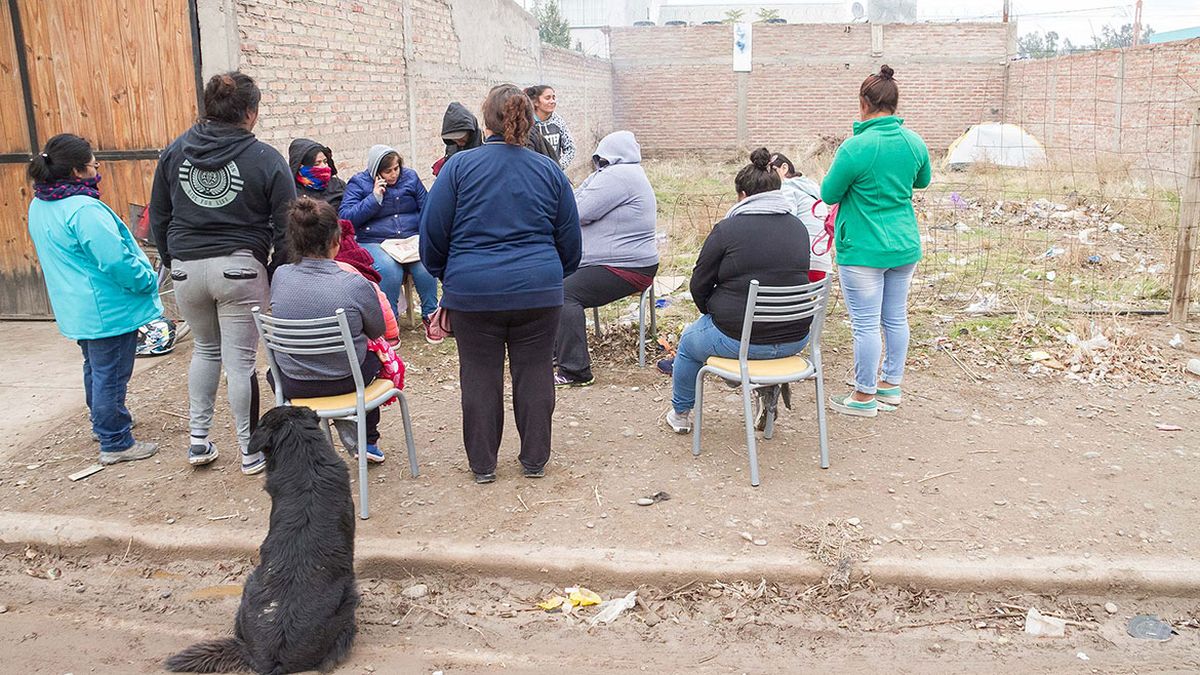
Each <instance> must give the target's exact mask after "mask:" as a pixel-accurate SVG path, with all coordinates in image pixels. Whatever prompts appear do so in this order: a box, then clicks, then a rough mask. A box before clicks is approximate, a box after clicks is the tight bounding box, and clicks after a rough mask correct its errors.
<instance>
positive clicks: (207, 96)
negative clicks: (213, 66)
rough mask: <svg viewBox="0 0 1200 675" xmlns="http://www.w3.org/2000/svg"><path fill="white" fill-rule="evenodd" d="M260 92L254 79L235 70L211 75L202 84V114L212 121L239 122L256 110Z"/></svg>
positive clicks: (260, 96) (260, 98) (260, 95)
mask: <svg viewBox="0 0 1200 675" xmlns="http://www.w3.org/2000/svg"><path fill="white" fill-rule="evenodd" d="M261 100H262V92H261V91H259V90H258V85H257V84H254V79H253V78H251V77H250V76H249V75H246V74H244V73H240V72H237V71H234V72H231V73H222V74H220V75H213V76H212V79H210V80H209V81H208V84H206V85H204V116H205V117H206V118H208V119H209V120H212V121H213V122H224V123H226V124H241V123H242V122H244V121H245V120H246V116H247V115H249V114H250V113H252V112H255V111H256V110H258V102H259V101H261Z"/></svg>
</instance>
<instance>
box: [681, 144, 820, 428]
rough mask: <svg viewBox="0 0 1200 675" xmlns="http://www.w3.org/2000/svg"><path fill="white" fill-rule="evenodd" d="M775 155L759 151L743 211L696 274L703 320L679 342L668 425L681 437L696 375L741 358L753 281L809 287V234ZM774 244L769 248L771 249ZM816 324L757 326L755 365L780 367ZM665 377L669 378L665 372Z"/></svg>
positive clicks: (743, 193)
mask: <svg viewBox="0 0 1200 675" xmlns="http://www.w3.org/2000/svg"><path fill="white" fill-rule="evenodd" d="M779 186H780V179H779V173H778V172H777V171H775V169H774V168H772V167H771V153H769V152H767V149H766V148H759V149H757V150H755V151H754V152H752V153H750V163H749V164H747V165H746V166H744V167H742V170H741V171H738V174H737V177H736V178H735V179H734V187H735V188H736V190H737V197H738V203H737V204H735V205H734V206H733V208H731V209H730V210H729V212H728V213H726V214H725V219H724V220H722V221H721V222H719V223H717V224H716V225H715V226H714V227H713V229H712V232H711V233H710V234H709V235H708V238H707V239H705V240H704V245H703V246H702V247H701V248H700V256H699V257H698V258H697V259H696V267H695V269H694V270H692V283H691V291H692V299H693V300H695V302H696V307H697V308H698V309H699V310H700V318H699V319H696V321H695V322H694V323H692V324H690V325H688V327H687V328H685V329H683V333H682V334H681V335H680V336H679V348H678V351H677V352H676V354H675V363H674V365H673V366H672V367H671V370H672V373H671V407H670V408H669V409H668V410H667V414H666V418H665V419H666V424H667V426H668V427H670V429H671V431H674V432H675V433H677V434H686V433H688V432H689V431H691V430H692V408H693V407H695V405H696V374H697V373H699V372H700V368H701V367H702V366H703V365H704V362H705V361H707V360H708V358H709V357H710V356H722V357H725V358H737V356H738V347H740V345H741V337H742V321H743V319H744V317H745V314H746V296H747V294H748V293H749V292H750V281H751V280H753V279H757V280H758V282H759V283H761V284H762V285H764V286H799V285H800V284H806V283H808V260H809V250H810V249H809V242H808V231H807V230H806V229H805V228H804V223H801V222H800V221H799V220H798V219H797V218H796V217H795V216H793V215H792V204H791V202H790V201H789V200H788V199H787V198H786V197H784V196H783V193H781V192H780V191H779ZM764 243H768V244H769V245H764ZM810 323H812V320H811V319H800V320H798V321H787V322H778V323H764V324H757V325H755V326H754V329H753V330H752V332H751V333H750V358H752V359H777V358H783V357H785V356H792V355H793V354H798V353H800V350H802V349H804V346H805V345H806V344H808V326H809V324H810ZM659 367H660V369H663V370H666V368H665V367H664V364H660V366H659Z"/></svg>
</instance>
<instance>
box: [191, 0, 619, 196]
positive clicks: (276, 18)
mask: <svg viewBox="0 0 1200 675" xmlns="http://www.w3.org/2000/svg"><path fill="white" fill-rule="evenodd" d="M235 9H236V18H237V29H238V33H239V39H240V45H241V49H240V67H241V68H242V70H244V71H245V72H247V73H249V74H250V75H252V76H253V77H255V79H257V80H258V82H259V86H260V87H261V88H262V90H263V103H262V106H261V110H260V121H259V126H258V128H257V129H256V132H257V133H258V135H259V137H260V138H262V139H263V140H264V141H266V142H268V143H271V144H272V145H274V146H275V147H277V148H279V150H280V151H281V152H285V153H286V150H287V145H288V143H289V142H291V140H292V139H293V138H296V137H298V136H307V137H311V138H316V139H317V140H320V141H321V142H323V143H325V144H326V145H329V146H330V147H331V148H332V149H333V151H334V154H335V157H336V158H337V161H338V168H339V173H340V174H341V175H342V177H343V178H349V176H350V175H352V174H353V173H354V172H355V171H359V170H361V169H362V167H363V164H364V163H365V159H366V151H367V148H369V147H370V146H371V145H373V144H375V143H386V144H389V145H392V146H393V147H395V148H396V149H397V150H398V151H399V152H400V154H401V155H402V156H403V157H404V158H405V163H406V164H407V165H408V166H412V167H413V168H414V169H416V170H417V171H418V173H420V174H421V176H422V178H424V179H425V180H426V183H427V184H428V182H429V179H430V178H432V175H431V172H430V169H429V167H430V165H431V164H432V163H433V162H434V161H435V160H436V159H437V158H439V157H441V156H442V153H443V152H444V148H445V146H444V144H443V143H442V141H441V138H440V134H441V126H442V114H443V113H444V112H445V109H446V105H447V104H448V103H449V102H450V101H459V102H461V103H463V104H464V105H466V106H467V108H469V109H470V110H472V111H473V112H474V113H475V114H476V116H477V117H480V114H479V113H480V106H481V104H482V103H483V98H484V96H485V95H486V94H487V91H488V89H489V88H491V87H492V86H493V85H495V84H499V83H501V82H513V83H514V84H517V85H520V86H528V85H530V84H535V83H539V82H545V83H548V84H551V85H553V86H554V87H555V89H556V90H557V92H558V98H559V112H560V114H562V115H563V117H564V118H565V119H566V121H567V123H568V125H569V126H570V127H571V129H572V131H573V133H574V135H575V136H576V143H577V144H578V145H579V146H580V148H581V150H583V152H581V159H580V162H583V161H584V160H585V159H586V157H587V156H590V148H591V147H594V144H595V141H596V139H597V138H598V137H600V136H603V135H604V134H607V133H608V132H610V131H612V130H613V126H612V125H613V107H612V106H613V93H612V66H611V63H610V62H609V61H607V60H603V59H596V58H589V57H584V56H582V55H580V54H577V53H575V52H571V51H567V50H561V49H557V48H554V47H549V46H544V45H542V44H541V43H540V40H539V39H538V35H537V25H536V23H535V22H534V21H533V18H532V17H531V16H530V15H529V14H528V13H526V12H525V11H524V10H522V9H521V8H520V7H519V6H517V5H516V4H515V3H513V2H512V1H511V0H453V1H451V0H383V1H375V2H346V1H345V0H237V2H236V7H235ZM406 14H407V22H408V24H409V31H408V33H407V45H406V32H405V24H406ZM201 40H202V41H203V40H204V36H203V35H202V36H201ZM406 51H408V52H410V54H409V56H410V58H409V59H407V60H406ZM406 63H407V64H408V65H407V68H406ZM410 95H411V96H412V104H413V110H412V111H411V117H412V118H414V119H415V124H413V123H411V122H410V110H409V98H408V97H409V96H410ZM481 122H482V120H481ZM414 130H415V131H414Z"/></svg>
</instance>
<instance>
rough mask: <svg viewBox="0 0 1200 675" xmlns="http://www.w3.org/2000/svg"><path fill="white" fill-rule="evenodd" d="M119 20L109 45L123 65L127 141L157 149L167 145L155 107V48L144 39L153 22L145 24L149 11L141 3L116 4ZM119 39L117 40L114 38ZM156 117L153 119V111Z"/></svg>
mask: <svg viewBox="0 0 1200 675" xmlns="http://www.w3.org/2000/svg"><path fill="white" fill-rule="evenodd" d="M118 5H119V8H118V9H119V12H120V20H119V21H118V30H119V32H118V33H115V34H114V35H113V44H114V45H116V46H117V48H118V49H120V51H121V53H122V58H121V59H119V61H120V62H122V63H123V64H124V68H125V81H126V82H127V83H128V91H127V94H126V97H125V98H126V102H127V104H128V106H129V114H130V116H131V119H132V128H131V129H130V133H129V136H130V141H131V143H132V144H133V145H134V146H135V147H139V148H161V147H165V146H166V145H167V144H168V143H170V142H171V139H170V138H169V137H168V135H167V130H166V128H165V126H166V125H165V124H164V123H163V122H162V120H163V119H165V118H163V117H162V115H161V113H162V110H161V109H160V108H159V107H158V105H157V101H158V92H160V91H162V78H161V77H160V76H159V73H158V67H157V66H156V65H155V63H154V59H153V57H152V55H153V52H152V51H151V50H152V49H153V48H154V46H155V45H147V44H146V42H147V39H146V38H147V36H150V35H154V30H153V23H152V22H149V21H147V20H146V19H147V17H148V16H149V14H150V13H149V12H148V11H147V9H148V8H147V7H146V5H145V4H144V3H142V4H136V5H135V4H134V3H130V2H122V3H118ZM118 37H119V39H118ZM156 111H157V112H158V113H159V115H158V117H157V118H156V117H155V112H156Z"/></svg>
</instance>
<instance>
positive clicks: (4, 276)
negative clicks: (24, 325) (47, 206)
mask: <svg viewBox="0 0 1200 675" xmlns="http://www.w3.org/2000/svg"><path fill="white" fill-rule="evenodd" d="M25 170H26V167H25V165H24V164H0V317H49V316H50V299H49V298H48V297H47V295H46V285H45V283H44V282H43V281H42V270H41V267H39V266H38V263H37V255H36V254H35V253H34V250H33V241H32V240H31V239H30V238H29V226H28V225H27V221H28V217H29V200H30V199H32V198H33V191H32V188H31V187H30V186H29V183H28V182H27V181H26V179H25Z"/></svg>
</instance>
